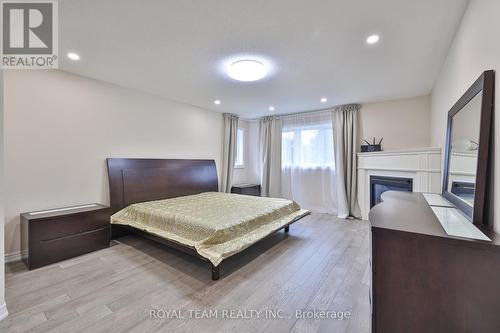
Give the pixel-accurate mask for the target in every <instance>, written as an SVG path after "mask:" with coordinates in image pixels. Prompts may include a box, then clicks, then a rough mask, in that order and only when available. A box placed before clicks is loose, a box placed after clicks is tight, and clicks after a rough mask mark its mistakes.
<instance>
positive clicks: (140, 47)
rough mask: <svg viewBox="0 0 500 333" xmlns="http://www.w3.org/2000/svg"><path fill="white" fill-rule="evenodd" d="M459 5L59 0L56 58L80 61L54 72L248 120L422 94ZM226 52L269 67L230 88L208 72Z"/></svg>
mask: <svg viewBox="0 0 500 333" xmlns="http://www.w3.org/2000/svg"><path fill="white" fill-rule="evenodd" d="M467 3H468V0H418V1H417V0H378V1H373V0H323V1H319V0H300V1H299V0H210V1H208V0H176V1H174V0H148V1H139V0H86V1H81V0H64V1H60V2H59V13H60V14H59V17H60V19H59V24H60V46H59V52H60V54H61V55H65V54H66V53H67V52H69V51H74V52H77V53H78V54H80V56H81V60H80V61H78V62H72V61H70V60H68V59H66V57H65V56H63V57H61V58H60V59H61V61H60V68H61V69H63V70H66V71H69V72H73V73H76V74H80V75H84V76H87V77H91V78H95V79H99V80H103V81H107V82H111V83H115V84H118V85H122V86H126V87H130V88H134V89H138V90H141V91H145V92H149V93H153V94H156V95H160V96H164V97H167V98H170V99H174V100H178V101H182V102H185V103H188V104H192V105H196V106H199V107H203V108H207V109H212V110H217V111H221V112H232V113H236V114H239V115H241V116H244V117H248V118H252V117H257V116H262V115H265V114H270V113H289V112H297V111H306V110H314V109H320V108H325V107H328V106H331V105H337V104H344V103H352V102H360V103H363V102H372V101H381V100H387V99H395V98H400V97H409V96H416V95H423V94H427V93H429V92H430V91H431V88H432V85H433V83H434V80H435V77H436V75H437V74H438V72H439V69H440V67H441V64H442V63H443V62H444V58H445V56H446V53H447V50H448V47H449V45H450V43H451V41H452V39H453V36H454V33H455V30H456V28H457V26H458V24H459V22H460V19H461V17H462V15H463V12H464V10H465V7H466V5H467ZM371 33H378V34H380V36H381V41H380V42H379V43H378V44H377V45H376V46H368V45H367V44H366V43H365V39H366V37H367V36H368V35H370V34H371ZM235 54H255V55H262V56H265V57H267V58H269V59H272V60H273V61H274V62H275V64H276V65H277V66H276V69H275V72H274V73H273V75H272V76H270V77H268V78H266V79H264V80H262V81H258V82H253V83H248V82H246V83H245V82H236V81H232V80H230V79H228V78H227V77H226V76H225V75H224V74H223V73H221V72H220V70H219V67H220V63H221V61H223V60H224V59H225V58H227V57H228V56H231V55H235ZM321 97H327V98H328V103H325V104H322V103H320V102H319V99H320V98H321ZM215 99H220V100H221V101H222V104H221V105H214V104H213V101H214V100H215ZM270 105H273V106H275V107H276V110H275V111H274V112H269V111H268V107H269V106H270Z"/></svg>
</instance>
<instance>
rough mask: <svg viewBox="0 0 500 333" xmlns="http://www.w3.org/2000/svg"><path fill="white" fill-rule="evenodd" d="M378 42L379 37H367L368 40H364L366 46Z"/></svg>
mask: <svg viewBox="0 0 500 333" xmlns="http://www.w3.org/2000/svg"><path fill="white" fill-rule="evenodd" d="M379 40H380V36H379V35H371V36H368V38H367V39H366V43H367V44H377V43H378V41H379Z"/></svg>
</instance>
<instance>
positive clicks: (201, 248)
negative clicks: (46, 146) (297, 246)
mask: <svg viewBox="0 0 500 333" xmlns="http://www.w3.org/2000/svg"><path fill="white" fill-rule="evenodd" d="M309 213H310V212H309V211H308V210H305V209H301V208H300V206H299V205H298V204H297V203H295V202H294V201H291V200H286V199H277V198H264V197H255V196H248V195H239V194H230V193H220V192H204V193H200V194H196V195H188V196H183V197H177V198H173V199H166V200H157V201H149V202H143V203H137V204H133V205H130V206H128V207H126V208H124V209H122V210H121V211H119V212H117V213H116V214H114V215H112V216H111V223H112V224H120V225H127V226H131V227H134V228H137V229H140V230H143V231H145V232H148V233H151V234H154V235H156V236H159V237H162V238H165V239H168V240H172V241H175V242H178V243H181V244H183V245H186V246H189V247H193V248H194V249H195V250H196V251H197V252H198V254H199V255H200V256H202V257H203V258H206V259H208V260H209V261H210V262H212V263H213V264H214V265H215V266H217V265H219V263H220V262H221V261H222V260H224V259H225V258H228V257H230V256H231V255H233V254H235V253H238V252H241V251H242V250H244V249H246V248H247V247H249V246H250V245H252V244H254V243H256V242H257V241H259V240H261V239H263V238H265V237H266V236H268V235H269V234H271V233H273V232H274V231H276V230H279V229H281V228H283V227H284V226H286V225H287V224H289V223H290V222H293V221H295V220H297V219H299V218H301V217H303V216H305V215H307V214H309Z"/></svg>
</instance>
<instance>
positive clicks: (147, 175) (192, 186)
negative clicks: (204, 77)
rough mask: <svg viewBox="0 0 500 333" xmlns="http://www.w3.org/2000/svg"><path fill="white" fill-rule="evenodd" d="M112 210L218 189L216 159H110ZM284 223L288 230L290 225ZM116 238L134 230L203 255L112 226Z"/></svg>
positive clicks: (215, 269) (215, 274)
mask: <svg viewBox="0 0 500 333" xmlns="http://www.w3.org/2000/svg"><path fill="white" fill-rule="evenodd" d="M107 164H108V175H109V192H110V203H111V212H112V213H115V212H117V211H119V210H121V209H123V208H125V207H127V206H128V205H131V204H133V203H138V202H145V201H152V200H159V199H169V198H175V197H180V196H185V195H192V194H198V193H202V192H210V191H217V190H218V180H217V170H216V167H215V161H214V160H180V159H179V160H177V159H134V158H108V159H107ZM297 220H299V219H296V220H294V221H292V222H290V223H289V224H288V225H286V226H283V228H282V229H285V231H286V232H288V230H289V226H290V224H292V223H294V222H296V221H297ZM112 228H113V231H112V237H113V238H115V237H119V236H122V235H124V234H126V233H130V232H132V233H134V234H137V235H140V236H143V237H146V238H148V239H151V240H154V241H156V242H159V243H161V244H164V245H167V246H169V247H172V248H175V249H177V250H180V251H182V252H184V253H187V254H190V255H192V256H195V257H199V258H201V259H203V260H207V259H205V258H203V257H201V256H200V255H199V254H198V253H197V252H196V249H195V248H194V247H191V246H186V245H184V244H181V243H178V242H175V241H172V240H168V239H164V238H161V237H158V236H155V235H152V234H149V233H147V232H144V231H142V230H138V229H136V228H132V227H125V226H117V225H113V226H112ZM211 267H212V280H218V279H219V277H220V273H219V270H220V265H218V266H214V265H213V264H211Z"/></svg>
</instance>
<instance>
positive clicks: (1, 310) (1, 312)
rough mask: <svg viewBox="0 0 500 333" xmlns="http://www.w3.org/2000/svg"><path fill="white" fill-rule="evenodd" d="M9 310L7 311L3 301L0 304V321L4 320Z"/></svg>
mask: <svg viewBox="0 0 500 333" xmlns="http://www.w3.org/2000/svg"><path fill="white" fill-rule="evenodd" d="M8 314H9V312H8V311H7V304H5V303H3V304H2V305H0V321H2V320H4V319H5V318H6V317H7V315H8Z"/></svg>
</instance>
